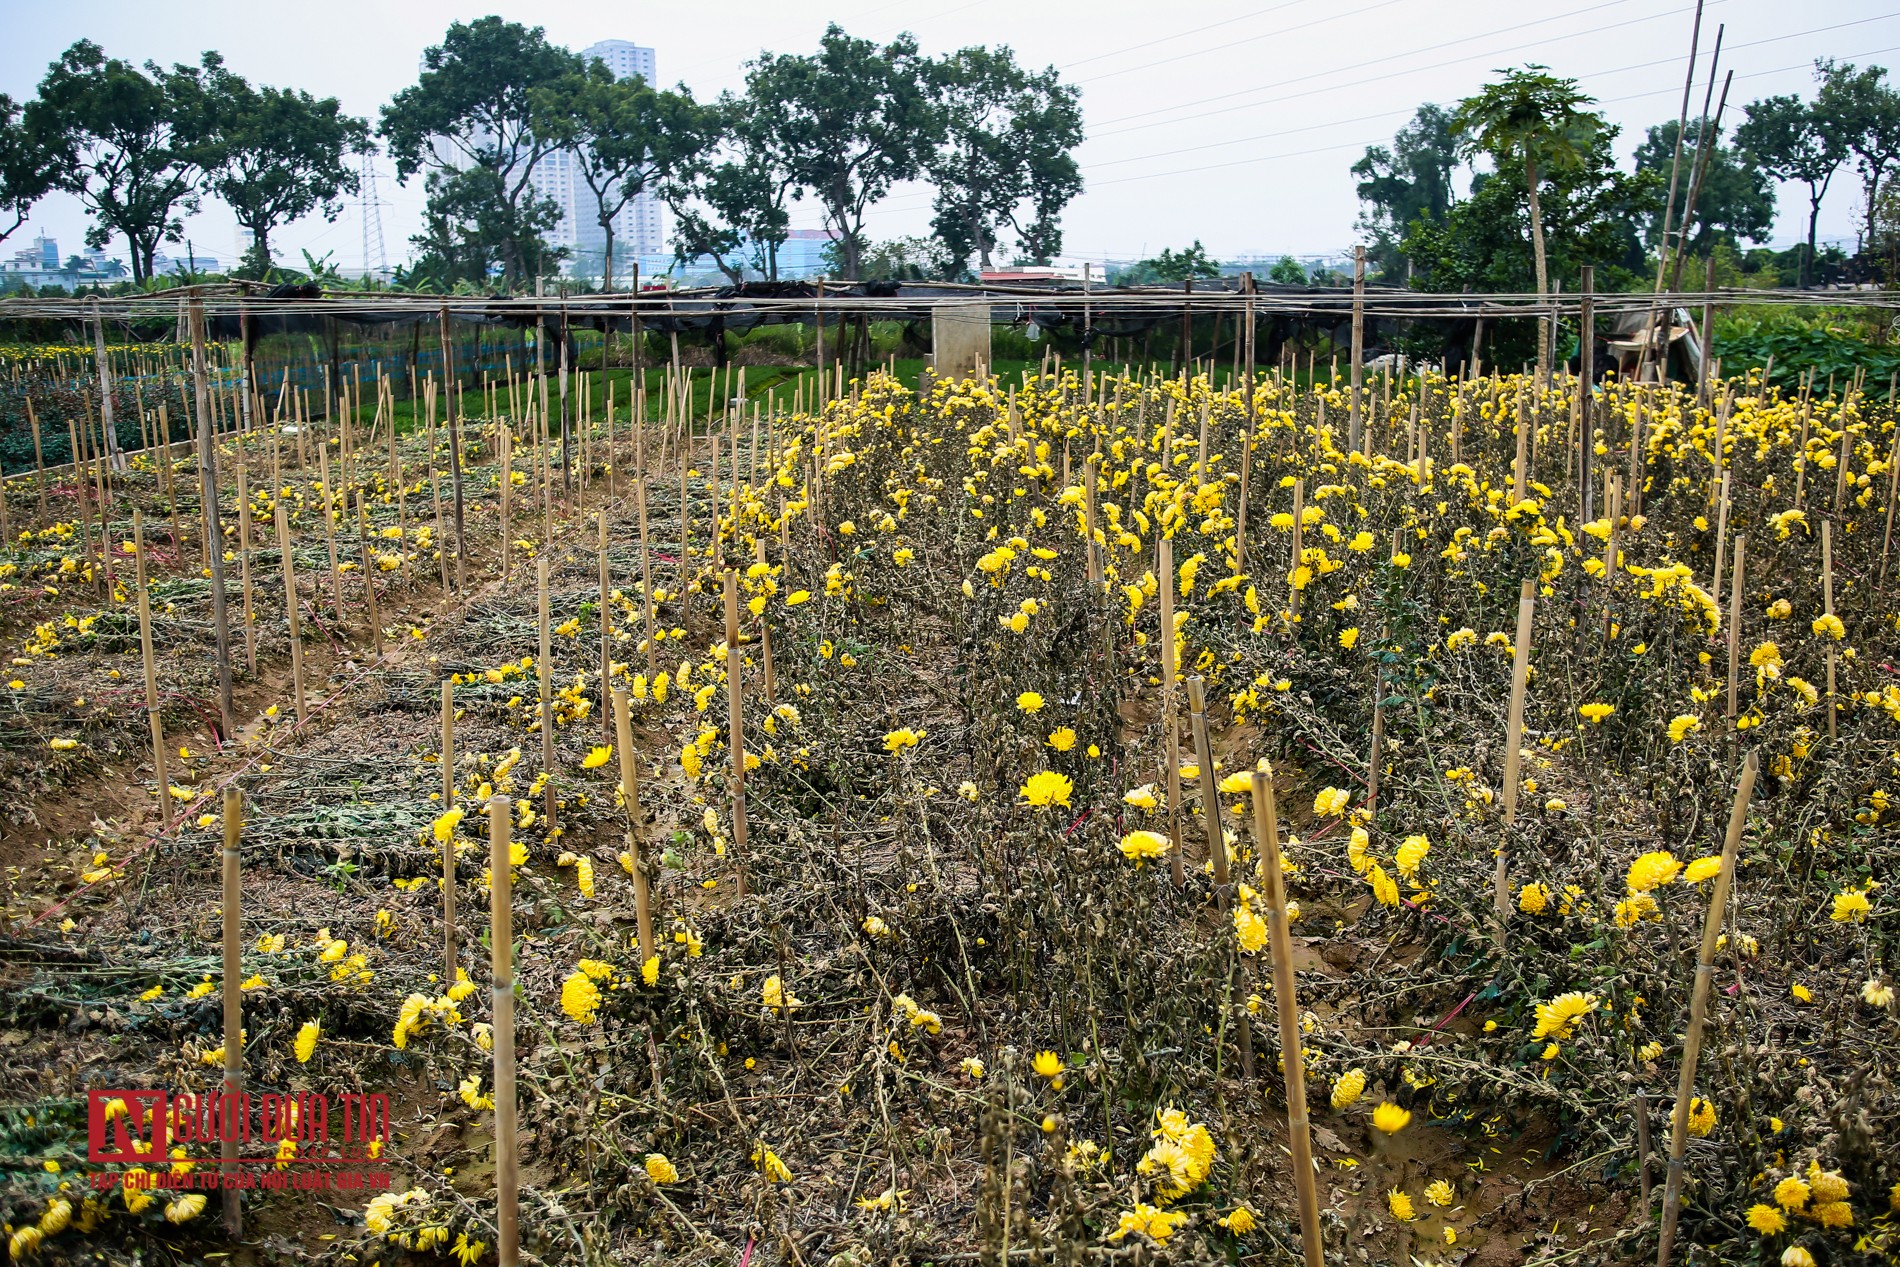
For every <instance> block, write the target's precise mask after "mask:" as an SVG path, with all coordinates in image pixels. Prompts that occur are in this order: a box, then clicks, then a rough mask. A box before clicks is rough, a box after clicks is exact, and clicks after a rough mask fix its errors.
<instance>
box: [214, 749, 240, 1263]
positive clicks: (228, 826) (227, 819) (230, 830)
mask: <svg viewBox="0 0 1900 1267" xmlns="http://www.w3.org/2000/svg"><path fill="white" fill-rule="evenodd" d="M243 827H244V793H242V792H240V791H239V790H238V789H237V787H236V786H235V785H226V787H225V789H224V893H223V896H222V899H221V901H222V903H223V906H224V911H223V922H224V1111H223V1113H222V1114H221V1115H220V1116H221V1117H222V1119H223V1121H224V1122H225V1123H228V1124H230V1125H231V1126H235V1125H236V1124H237V1119H238V1114H239V1113H241V1112H242V1111H243V1110H242V1108H241V1106H242V1105H243V1104H244V1103H245V1099H246V1097H244V1095H243V1092H244V978H243V976H242V975H241V973H242V953H243V952H242V949H241V947H240V945H239V920H240V911H239V904H240V903H241V901H242V900H243V899H242V895H241V893H240V891H239V887H238V838H239V835H240V833H241V832H242V831H243ZM238 1134H239V1132H238V1131H236V1130H231V1129H225V1130H220V1131H219V1132H218V1135H219V1137H220V1138H219V1144H218V1166H219V1169H220V1170H221V1171H222V1172H223V1174H224V1176H225V1177H226V1180H227V1182H226V1183H225V1184H224V1230H225V1232H226V1234H227V1235H230V1236H234V1237H236V1236H242V1235H243V1234H244V1211H243V1209H242V1208H241V1207H240V1206H239V1204H238V1195H239V1194H238V1188H237V1185H236V1183H234V1182H229V1181H230V1180H232V1179H235V1177H236V1175H237V1164H238Z"/></svg>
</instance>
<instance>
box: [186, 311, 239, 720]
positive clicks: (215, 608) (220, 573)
mask: <svg viewBox="0 0 1900 1267" xmlns="http://www.w3.org/2000/svg"><path fill="white" fill-rule="evenodd" d="M191 376H192V381H193V384H194V394H195V395H196V397H197V400H198V475H199V480H200V487H201V490H202V495H203V498H204V507H203V513H204V533H205V554H206V555H207V556H209V559H210V566H211V619H212V623H213V624H214V625H215V626H216V627H217V635H218V714H219V717H220V718H221V720H222V726H223V729H222V731H221V732H220V734H219V736H218V741H219V746H223V744H224V742H225V741H226V740H228V739H230V737H231V732H232V729H233V723H232V710H231V613H230V612H229V610H228V609H227V605H226V603H225V598H224V534H223V532H222V531H220V528H219V520H220V516H219V513H218V451H217V446H216V445H215V444H214V443H213V441H212V436H211V385H210V382H209V380H208V378H207V377H206V371H205V305H204V300H202V299H198V298H195V297H194V298H193V299H192V301H191Z"/></svg>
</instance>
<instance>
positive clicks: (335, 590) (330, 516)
mask: <svg viewBox="0 0 1900 1267" xmlns="http://www.w3.org/2000/svg"><path fill="white" fill-rule="evenodd" d="M317 478H318V479H319V480H321V481H322V483H323V541H324V544H325V545H326V546H327V547H328V548H329V551H330V601H331V604H332V605H333V606H334V608H335V609H336V615H337V618H338V619H341V618H342V616H343V569H342V567H341V566H340V564H339V562H338V560H337V555H336V512H335V511H333V510H332V507H333V505H334V504H335V502H336V489H335V488H333V487H332V486H331V484H330V446H329V445H327V444H319V445H317Z"/></svg>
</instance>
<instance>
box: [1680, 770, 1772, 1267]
mask: <svg viewBox="0 0 1900 1267" xmlns="http://www.w3.org/2000/svg"><path fill="white" fill-rule="evenodd" d="M1760 768H1761V758H1760V756H1759V754H1757V753H1753V752H1751V753H1749V754H1748V760H1747V762H1746V763H1744V764H1743V766H1742V779H1741V785H1740V786H1739V787H1737V788H1736V789H1735V805H1734V807H1733V808H1732V809H1731V810H1730V811H1729V816H1728V835H1727V836H1725V837H1724V838H1723V840H1722V865H1721V869H1720V870H1719V871H1717V872H1716V873H1715V885H1714V888H1713V889H1712V891H1711V892H1710V894H1709V910H1708V914H1707V915H1706V916H1705V917H1704V918H1703V921H1702V950H1701V953H1700V954H1699V955H1698V956H1697V958H1696V966H1695V986H1694V989H1693V990H1692V992H1691V993H1690V996H1689V1030H1688V1033H1687V1034H1686V1035H1685V1036H1684V1037H1683V1043H1682V1075H1681V1077H1680V1078H1679V1079H1678V1081H1677V1083H1676V1111H1675V1113H1674V1114H1673V1115H1672V1116H1671V1118H1670V1123H1669V1177H1668V1180H1667V1181H1666V1182H1665V1183H1664V1185H1663V1201H1662V1235H1661V1239H1660V1240H1659V1241H1658V1243H1657V1246H1656V1267H1669V1256H1670V1253H1671V1251H1673V1250H1674V1248H1675V1243H1676V1219H1677V1216H1678V1215H1679V1214H1680V1212H1681V1205H1682V1178H1683V1175H1682V1170H1683V1166H1682V1160H1683V1151H1684V1149H1685V1148H1686V1147H1687V1146H1688V1142H1689V1138H1688V1137H1689V1101H1690V1099H1691V1097H1692V1093H1693V1092H1694V1090H1695V1070H1696V1063H1697V1062H1698V1061H1699V1060H1700V1059H1701V1056H1702V1026H1703V1022H1704V1019H1705V1017H1706V1014H1707V1012H1708V1007H1709V984H1710V981H1711V978H1712V977H1713V976H1714V973H1715V949H1716V943H1717V942H1718V941H1719V940H1720V939H1721V935H1722V917H1723V915H1724V913H1725V912H1726V910H1727V907H1728V894H1729V886H1730V884H1731V883H1732V882H1733V880H1734V878H1735V854H1736V852H1737V850H1739V849H1740V847H1741V843H1742V829H1743V828H1744V827H1745V826H1746V825H1747V823H1748V803H1749V800H1750V798H1751V797H1752V796H1753V795H1754V793H1755V776H1756V775H1757V773H1759V771H1760Z"/></svg>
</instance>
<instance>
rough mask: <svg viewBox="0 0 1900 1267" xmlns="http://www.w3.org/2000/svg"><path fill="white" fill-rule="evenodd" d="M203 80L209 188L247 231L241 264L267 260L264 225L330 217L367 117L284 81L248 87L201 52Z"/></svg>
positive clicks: (266, 267) (348, 185)
mask: <svg viewBox="0 0 1900 1267" xmlns="http://www.w3.org/2000/svg"><path fill="white" fill-rule="evenodd" d="M205 69H206V72H207V74H206V88H207V92H208V97H209V101H210V109H211V115H212V125H213V127H214V129H215V131H216V134H217V138H218V143H219V144H218V148H219V151H220V155H221V161H220V162H219V163H218V165H217V167H216V168H214V169H213V170H212V172H211V174H210V180H209V182H208V183H209V188H210V190H211V192H212V193H214V194H216V195H217V196H218V197H219V198H221V199H223V200H224V201H225V203H227V204H228V205H229V206H230V208H231V212H232V214H233V215H235V216H236V217H237V222H238V223H239V224H240V225H242V226H243V227H244V228H246V229H249V230H250V232H251V247H250V250H249V251H247V252H246V253H245V260H244V267H245V268H246V270H248V271H250V272H252V273H254V274H256V275H257V276H259V277H262V276H264V275H265V274H266V273H267V272H269V271H270V269H271V267H272V260H271V251H270V235H271V231H272V230H273V229H275V228H276V227H277V226H278V225H280V224H288V223H289V222H290V221H292V220H295V219H298V218H299V217H301V216H306V215H309V214H310V213H311V212H313V211H320V212H321V213H322V214H323V218H324V219H326V220H331V221H334V220H335V219H336V218H337V216H339V215H340V214H342V211H343V202H342V198H343V195H345V194H353V193H355V192H356V189H357V175H356V173H355V172H354V171H352V170H351V169H350V166H349V162H348V159H349V156H351V155H360V154H362V153H364V152H365V151H367V150H368V149H369V145H370V142H369V123H368V122H367V121H366V120H364V119H358V118H353V117H351V116H350V115H347V114H344V113H343V110H342V108H341V107H340V106H339V105H338V104H337V100H336V98H335V97H325V98H322V99H321V100H319V99H318V98H316V97H313V96H311V95H310V94H309V93H307V92H300V91H296V90H294V89H289V88H269V87H266V88H254V87H252V86H251V84H250V82H249V81H248V80H246V79H245V78H244V77H243V76H241V75H238V74H235V73H233V72H232V71H230V70H227V69H226V68H225V66H224V62H223V59H221V58H219V57H218V56H217V55H216V54H215V53H207V54H205Z"/></svg>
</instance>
